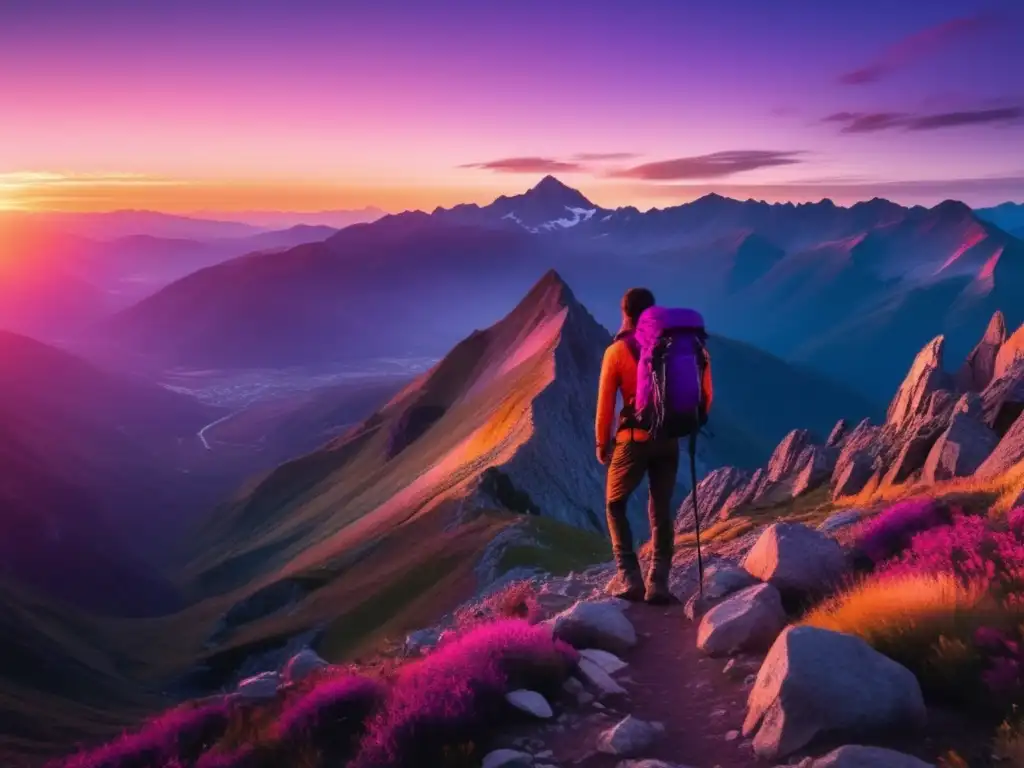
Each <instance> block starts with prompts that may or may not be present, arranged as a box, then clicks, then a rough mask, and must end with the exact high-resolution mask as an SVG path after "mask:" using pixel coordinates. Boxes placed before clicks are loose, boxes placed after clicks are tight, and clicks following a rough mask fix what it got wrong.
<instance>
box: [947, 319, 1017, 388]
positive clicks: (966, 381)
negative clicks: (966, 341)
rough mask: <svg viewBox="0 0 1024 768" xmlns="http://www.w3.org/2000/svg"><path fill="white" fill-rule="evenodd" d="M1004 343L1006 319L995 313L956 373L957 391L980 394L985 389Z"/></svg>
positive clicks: (993, 372)
mask: <svg viewBox="0 0 1024 768" xmlns="http://www.w3.org/2000/svg"><path fill="white" fill-rule="evenodd" d="M1005 343H1006V318H1005V317H1003V313H1002V312H998V311H997V312H996V313H995V314H994V315H992V319H991V320H990V321H989V323H988V328H986V329H985V335H984V336H982V337H981V341H979V342H978V346H976V347H975V348H974V349H973V350H972V351H971V353H970V354H969V355H968V356H967V359H966V360H965V361H964V364H963V365H962V366H961V367H960V370H959V371H957V372H956V376H955V381H956V386H957V389H959V390H960V391H962V392H981V391H982V390H983V389H985V387H987V386H988V385H989V384H990V383H991V382H992V379H993V378H994V377H995V372H996V357H997V356H998V355H999V350H1000V349H1002V347H1003V344H1005Z"/></svg>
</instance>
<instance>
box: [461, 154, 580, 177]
mask: <svg viewBox="0 0 1024 768" xmlns="http://www.w3.org/2000/svg"><path fill="white" fill-rule="evenodd" d="M459 167H460V168H480V169H482V170H487V171H498V172H500V173H556V172H559V171H561V172H563V173H568V172H572V171H582V170H584V168H583V166H582V165H580V164H579V163H574V162H566V161H564V160H556V159H555V158H553V157H505V158H502V159H500V160H489V161H487V162H485V163H466V164H465V165H460V166H459Z"/></svg>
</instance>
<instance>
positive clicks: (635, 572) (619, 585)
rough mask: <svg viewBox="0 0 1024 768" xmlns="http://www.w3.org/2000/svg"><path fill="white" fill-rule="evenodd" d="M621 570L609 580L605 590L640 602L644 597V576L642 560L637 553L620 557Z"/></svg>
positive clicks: (631, 600)
mask: <svg viewBox="0 0 1024 768" xmlns="http://www.w3.org/2000/svg"><path fill="white" fill-rule="evenodd" d="M618 560H619V564H618V565H619V571H618V573H616V574H615V576H613V577H612V580H611V581H609V582H608V585H607V586H606V587H605V589H604V591H605V593H607V594H608V595H610V596H612V597H617V598H619V599H620V600H628V601H629V602H631V603H639V602H641V601H643V599H644V577H643V574H642V573H641V571H640V562H639V561H638V560H637V559H636V555H632V556H630V555H626V556H625V557H622V558H618Z"/></svg>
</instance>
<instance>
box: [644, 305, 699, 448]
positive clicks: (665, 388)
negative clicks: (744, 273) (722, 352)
mask: <svg viewBox="0 0 1024 768" xmlns="http://www.w3.org/2000/svg"><path fill="white" fill-rule="evenodd" d="M706 339H707V332H706V331H705V329H704V318H702V317H701V316H700V314H699V313H698V312H695V311H694V310H692V309H669V308H667V307H651V308H650V309H648V310H646V311H645V312H644V313H643V314H642V315H640V320H639V321H638V322H637V325H636V331H634V332H633V334H632V335H631V338H630V337H627V338H626V342H627V344H628V345H629V347H630V350H631V351H632V352H633V355H634V356H635V357H636V358H637V373H636V401H635V402H634V404H633V408H634V414H635V418H636V421H637V424H638V425H639V426H641V427H642V428H643V429H646V430H648V431H650V432H651V434H652V435H654V436H655V437H665V438H681V437H687V436H688V435H693V434H695V433H696V432H698V431H700V428H701V427H702V426H704V424H705V422H706V421H707V410H706V407H705V403H704V394H703V393H704V387H703V381H704V366H705V361H706V356H705V355H706V353H705V348H704V342H705V340H706Z"/></svg>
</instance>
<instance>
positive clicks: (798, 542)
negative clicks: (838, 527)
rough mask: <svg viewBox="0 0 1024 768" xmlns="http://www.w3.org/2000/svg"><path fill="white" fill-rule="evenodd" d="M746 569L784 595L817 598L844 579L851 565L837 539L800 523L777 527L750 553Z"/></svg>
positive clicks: (772, 528) (746, 561)
mask: <svg viewBox="0 0 1024 768" xmlns="http://www.w3.org/2000/svg"><path fill="white" fill-rule="evenodd" d="M743 567H744V568H745V569H746V570H747V571H748V572H749V573H750V574H751V575H752V576H754V577H755V578H757V579H760V580H761V581H766V582H768V583H770V584H772V585H773V586H775V587H776V588H777V589H778V590H780V591H781V592H783V593H785V592H800V593H805V594H817V593H821V592H825V591H827V590H828V589H829V588H830V587H831V586H833V585H834V584H835V583H836V582H837V581H838V580H839V579H841V578H842V576H843V575H844V574H845V573H846V571H847V567H848V565H847V562H846V557H845V555H844V554H843V550H842V548H841V547H840V546H839V545H838V544H837V543H836V542H835V540H834V539H831V538H829V537H828V536H826V535H825V534H823V533H820V532H818V531H815V530H814V529H812V528H808V527H807V526H806V525H801V524H800V523H774V524H772V525H770V526H769V527H768V528H767V529H766V530H765V531H764V533H762V534H761V536H760V538H758V540H757V542H756V543H755V544H754V546H753V548H752V549H751V550H750V552H748V553H747V556H746V558H744V560H743Z"/></svg>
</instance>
